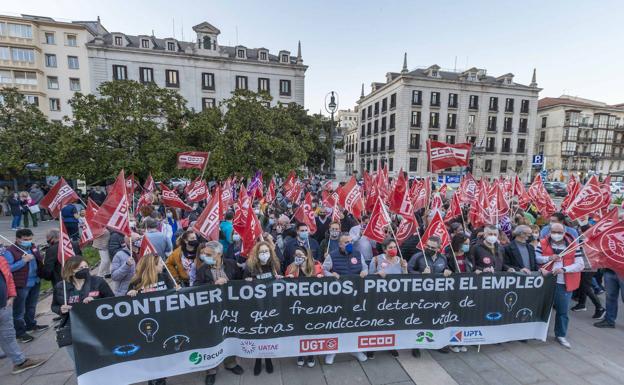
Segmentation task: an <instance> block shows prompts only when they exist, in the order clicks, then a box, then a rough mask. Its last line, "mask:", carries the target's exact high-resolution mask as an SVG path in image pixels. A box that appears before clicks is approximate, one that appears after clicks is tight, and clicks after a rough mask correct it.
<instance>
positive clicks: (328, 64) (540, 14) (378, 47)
mask: <svg viewBox="0 0 624 385" xmlns="http://www.w3.org/2000/svg"><path fill="white" fill-rule="evenodd" d="M0 13H3V14H7V13H8V14H19V13H28V14H36V15H44V16H50V17H53V18H58V19H71V20H79V19H80V20H95V19H96V17H97V16H100V18H101V21H102V23H103V25H104V26H105V27H106V28H107V29H108V30H109V31H119V32H124V33H127V34H131V35H137V34H149V33H151V31H152V30H154V33H155V35H156V36H157V37H169V36H171V35H172V34H173V24H174V20H175V37H176V38H178V39H181V37H182V32H183V33H184V38H185V40H193V38H192V37H193V31H192V29H191V28H192V26H193V25H196V24H199V23H200V22H202V21H208V22H210V23H211V24H213V25H215V26H216V27H218V28H219V29H220V30H221V35H220V36H219V43H220V44H226V45H227V44H231V45H234V44H236V43H239V44H242V45H245V46H246V47H249V48H256V47H266V48H268V49H269V50H270V51H271V52H272V53H276V52H277V51H279V50H281V49H287V50H290V51H291V52H292V54H293V55H294V54H296V51H297V41H298V40H301V44H302V50H303V59H304V64H306V65H308V66H309V69H308V71H307V73H306V92H305V106H306V108H308V109H309V110H310V112H314V113H316V112H318V111H319V109H321V108H322V106H323V105H324V98H325V95H326V94H327V92H329V91H330V90H334V91H336V92H338V94H339V97H340V108H353V106H354V105H355V102H356V100H357V99H358V98H359V95H360V89H361V84H362V83H364V84H365V89H366V92H367V93H368V91H369V90H370V83H371V82H373V81H383V80H384V78H385V73H386V72H390V71H396V72H398V71H400V70H401V66H402V61H403V52H407V55H408V67H409V68H410V69H413V68H416V67H427V66H429V65H431V64H434V63H435V64H438V65H439V66H441V67H442V68H448V69H453V68H455V65H456V66H457V67H456V68H458V69H463V68H469V67H473V66H474V67H478V68H485V69H487V71H488V74H490V75H494V76H499V75H502V74H505V73H507V72H511V73H513V74H514V75H515V79H514V80H515V81H516V82H519V83H524V84H528V83H529V82H530V79H531V73H532V70H533V68H534V67H536V68H537V82H538V84H539V87H541V88H543V91H542V92H541V93H540V97H546V96H559V95H561V94H563V93H566V94H571V95H576V96H580V97H585V98H590V99H595V100H600V101H604V102H607V103H610V104H615V103H624V76H623V75H622V68H624V30H623V29H622V25H623V24H624V1H618V0H613V1H598V0H596V1H575V0H561V1H552V0H523V1H504V0H498V1H479V0H473V1H468V0H466V1H442V0H436V1H393V0H383V1H363V0H359V1H345V0H342V1H336V0H334V1H326V0H314V1H303V0H301V1H300V0H290V1H273V0H257V1H252V0H248V1H237V0H228V1H225V0H223V1H212V0H175V1H172V0H149V1H148V0H106V1H78V0H74V1H69V0H20V1H8V0H5V1H2V3H0Z"/></svg>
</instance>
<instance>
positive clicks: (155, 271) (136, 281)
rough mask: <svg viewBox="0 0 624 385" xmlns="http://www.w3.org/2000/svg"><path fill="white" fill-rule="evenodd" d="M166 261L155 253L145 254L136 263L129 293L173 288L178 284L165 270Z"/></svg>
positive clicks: (134, 293)
mask: <svg viewBox="0 0 624 385" xmlns="http://www.w3.org/2000/svg"><path fill="white" fill-rule="evenodd" d="M165 268H166V267H165V263H164V262H163V260H162V258H160V257H159V256H158V255H155V254H147V255H144V256H143V257H142V258H141V259H140V260H139V262H137V264H136V269H135V272H134V277H132V279H131V280H130V284H129V285H128V295H129V296H130V297H134V296H136V295H137V294H139V293H149V292H152V291H160V290H167V289H173V288H174V287H175V286H176V285H175V283H174V282H173V280H172V279H171V277H170V276H169V274H168V273H167V272H166V271H165Z"/></svg>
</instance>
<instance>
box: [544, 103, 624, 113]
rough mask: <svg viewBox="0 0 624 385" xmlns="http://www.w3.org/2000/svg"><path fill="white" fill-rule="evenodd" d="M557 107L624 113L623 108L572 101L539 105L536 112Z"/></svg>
mask: <svg viewBox="0 0 624 385" xmlns="http://www.w3.org/2000/svg"><path fill="white" fill-rule="evenodd" d="M557 108H559V109H563V110H576V111H583V110H593V111H604V112H616V113H620V114H624V108H617V107H601V106H591V105H586V106H579V105H578V104H573V103H561V104H555V105H552V106H546V107H541V108H538V109H537V112H538V113H539V112H543V111H546V110H552V109H557ZM594 113H600V112H594Z"/></svg>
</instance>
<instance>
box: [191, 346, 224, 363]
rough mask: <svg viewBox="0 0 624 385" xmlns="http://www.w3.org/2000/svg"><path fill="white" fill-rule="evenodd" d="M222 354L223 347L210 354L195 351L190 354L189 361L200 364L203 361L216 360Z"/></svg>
mask: <svg viewBox="0 0 624 385" xmlns="http://www.w3.org/2000/svg"><path fill="white" fill-rule="evenodd" d="M221 354H223V349H219V350H218V351H216V352H214V353H210V354H209V353H200V352H193V353H191V355H190V356H189V361H190V362H191V364H193V365H199V364H200V363H202V362H204V361H211V360H215V359H217V357H219V356H220V355H221Z"/></svg>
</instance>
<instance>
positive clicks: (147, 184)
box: [143, 173, 156, 192]
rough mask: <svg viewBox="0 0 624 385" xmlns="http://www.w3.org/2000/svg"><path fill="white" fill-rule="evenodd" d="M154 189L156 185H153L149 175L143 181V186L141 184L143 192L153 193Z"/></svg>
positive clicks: (152, 179)
mask: <svg viewBox="0 0 624 385" xmlns="http://www.w3.org/2000/svg"><path fill="white" fill-rule="evenodd" d="M155 189H156V183H154V178H152V173H150V174H149V175H148V176H147V179H146V180H145V184H143V190H145V192H153V191H154V190H155Z"/></svg>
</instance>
